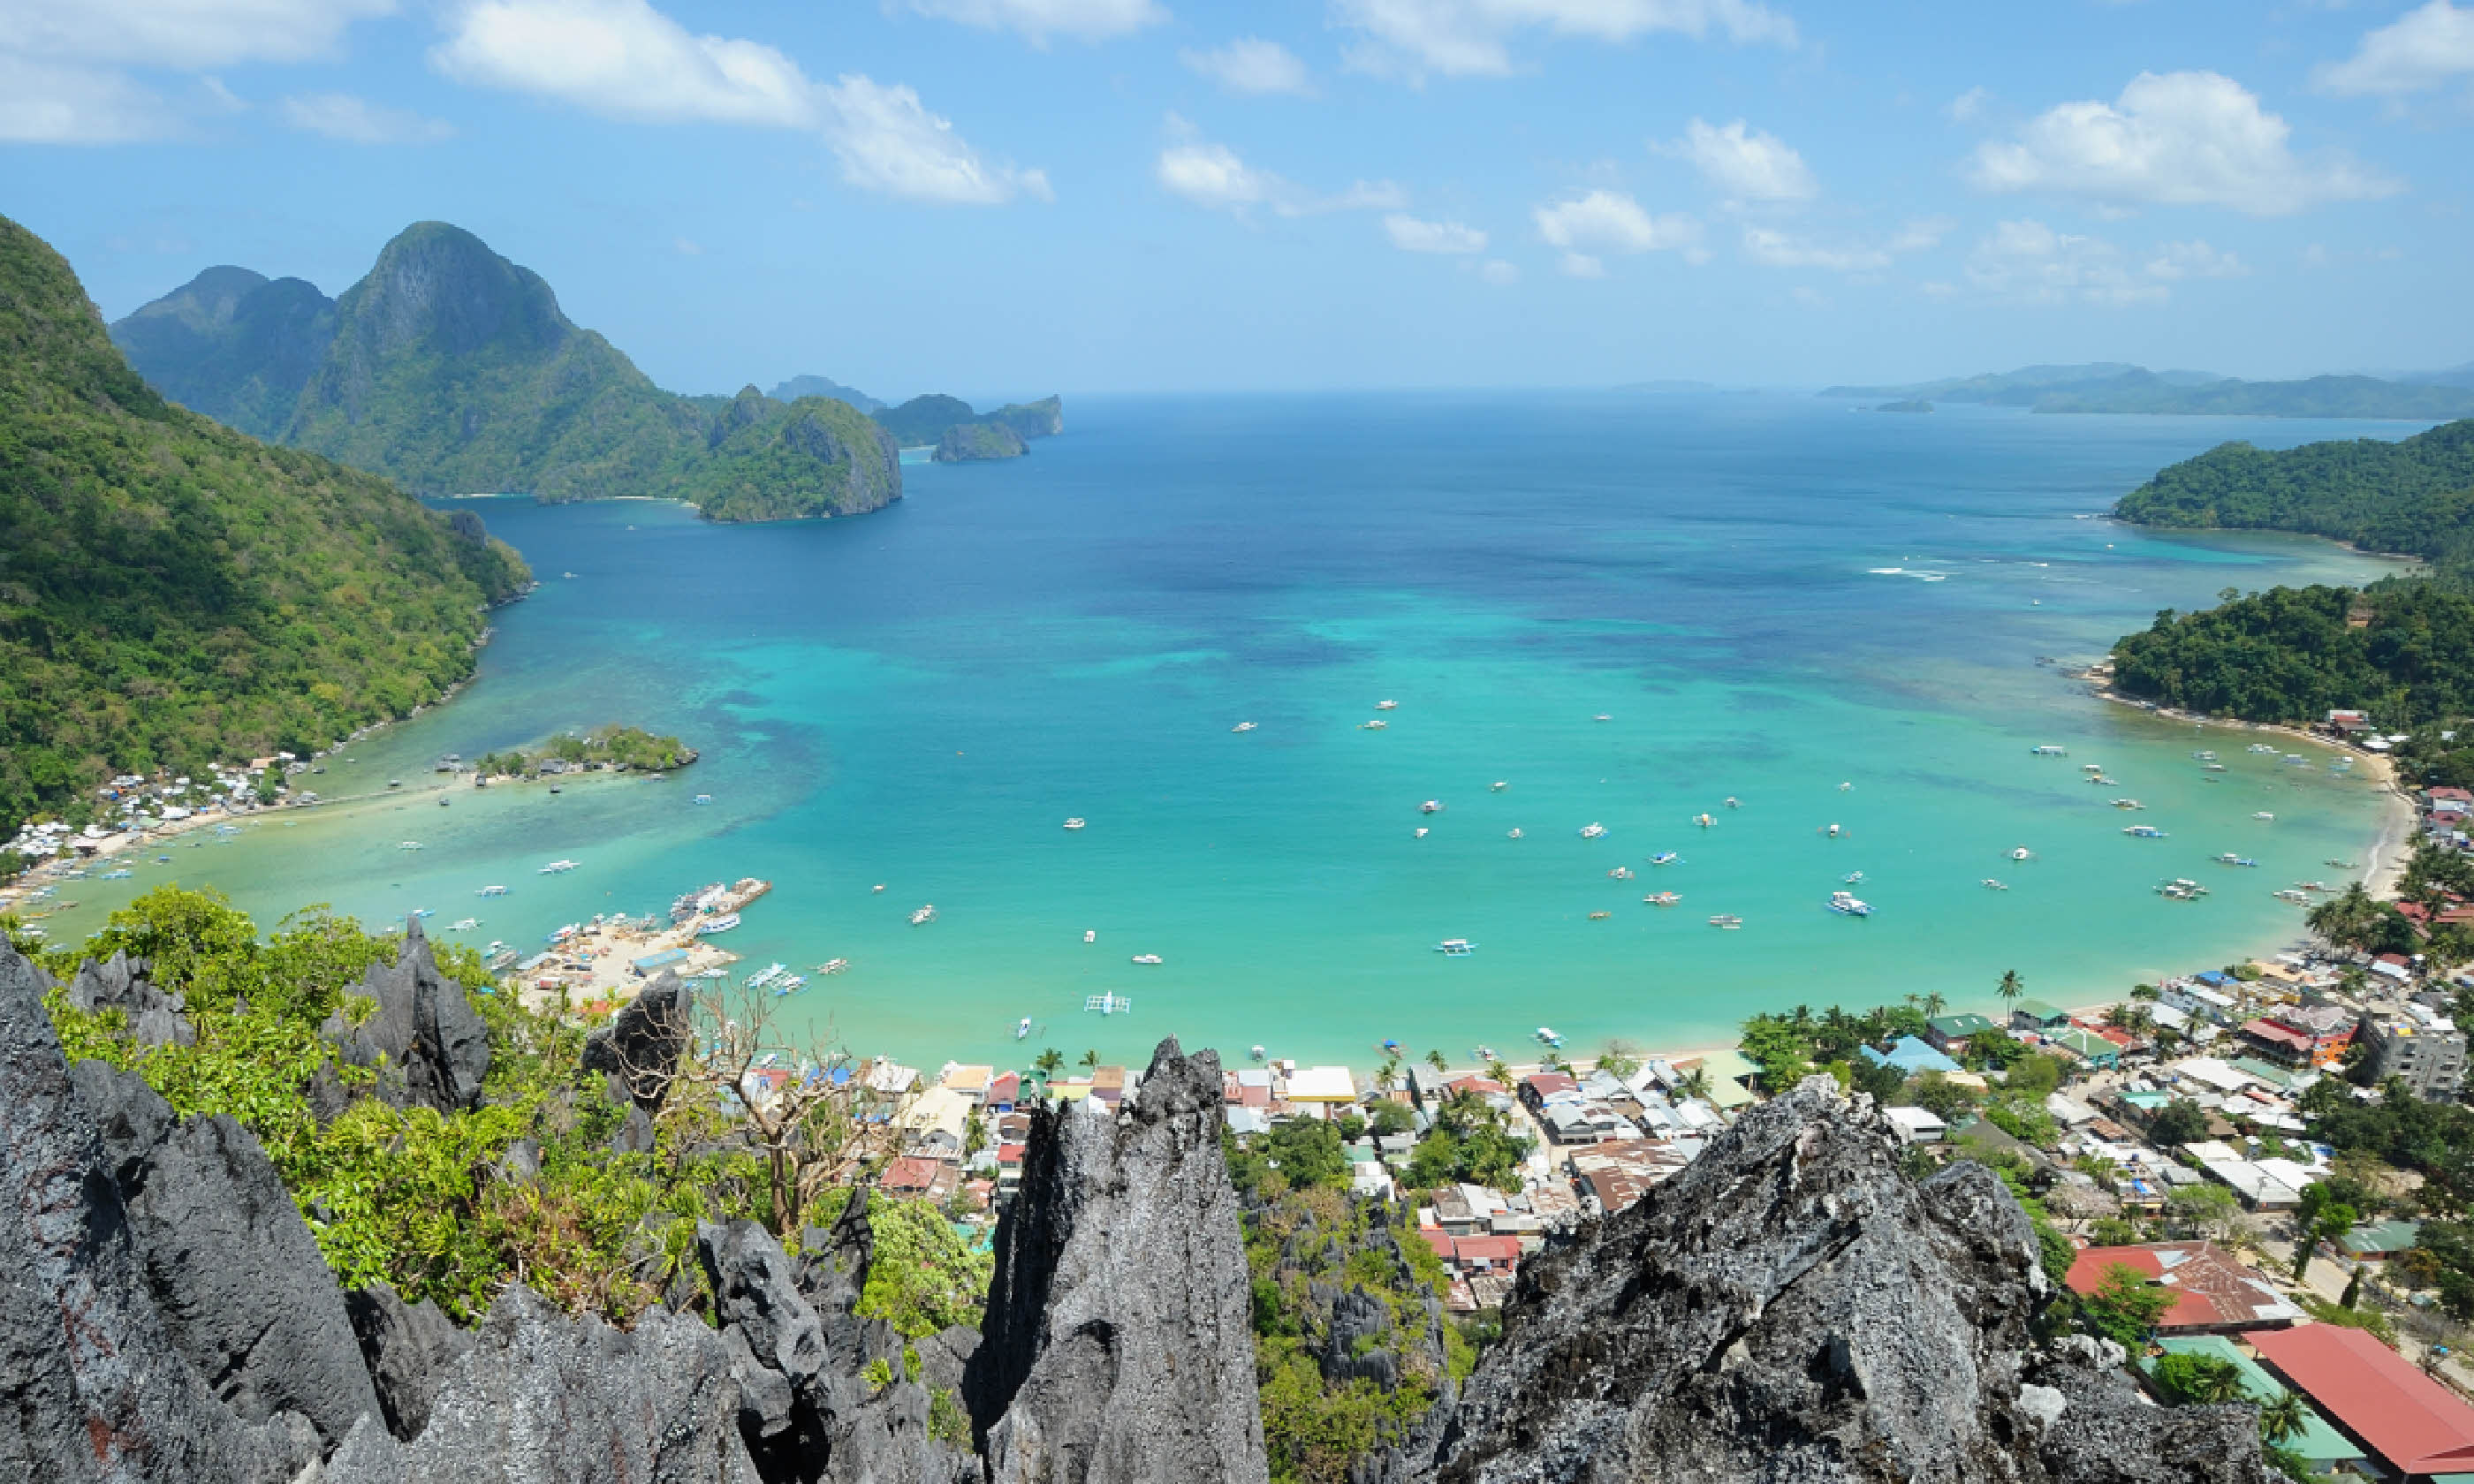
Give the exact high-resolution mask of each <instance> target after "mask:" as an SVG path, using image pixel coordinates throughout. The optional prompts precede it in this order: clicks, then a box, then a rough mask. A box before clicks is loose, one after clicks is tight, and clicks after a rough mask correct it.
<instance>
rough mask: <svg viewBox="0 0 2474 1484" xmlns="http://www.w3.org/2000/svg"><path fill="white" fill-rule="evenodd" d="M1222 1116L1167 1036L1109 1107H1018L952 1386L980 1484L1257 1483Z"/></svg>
mask: <svg viewBox="0 0 2474 1484" xmlns="http://www.w3.org/2000/svg"><path fill="white" fill-rule="evenodd" d="M1221 1116H1222V1115H1221V1076H1220V1062H1219V1058H1218V1057H1217V1056H1215V1055H1213V1054H1212V1053H1211V1052H1208V1051H1205V1052H1201V1053H1199V1054H1198V1055H1195V1056H1193V1057H1187V1056H1185V1055H1183V1054H1182V1053H1181V1052H1180V1051H1179V1049H1178V1046H1177V1043H1176V1040H1175V1039H1174V1038H1172V1039H1170V1040H1167V1041H1161V1042H1160V1044H1159V1048H1158V1049H1157V1050H1156V1051H1154V1052H1153V1053H1152V1063H1151V1068H1150V1070H1149V1071H1148V1072H1146V1073H1145V1074H1144V1077H1143V1082H1142V1086H1141V1088H1140V1089H1138V1090H1137V1091H1136V1093H1135V1095H1134V1096H1133V1098H1132V1099H1131V1101H1130V1104H1129V1106H1128V1108H1127V1109H1126V1111H1125V1112H1124V1113H1122V1114H1113V1115H1112V1114H1111V1113H1110V1112H1109V1111H1108V1110H1107V1108H1106V1107H1105V1106H1104V1105H1103V1104H1099V1103H1096V1102H1088V1101H1086V1102H1083V1103H1079V1104H1074V1105H1069V1108H1068V1111H1066V1112H1063V1113H1058V1112H1055V1111H1054V1110H1048V1109H1043V1110H1041V1111H1040V1112H1038V1113H1035V1114H1034V1115H1033V1118H1032V1122H1031V1141H1030V1147H1029V1150H1028V1151H1027V1153H1026V1156H1025V1159H1024V1168H1023V1184H1022V1188H1021V1190H1020V1192H1019V1193H1018V1194H1017V1195H1016V1197H1015V1199H1014V1203H1013V1205H1012V1207H1011V1208H1010V1209H1008V1210H1007V1213H1006V1215H1005V1217H1004V1219H1003V1220H1002V1221H1000V1223H999V1224H998V1228H997V1238H996V1278H995V1281H994V1283H993V1285H992V1286H991V1287H990V1289H989V1294H988V1309H987V1319H986V1322H985V1323H984V1324H983V1325H982V1330H981V1332H982V1335H983V1337H984V1339H983V1343H982V1345H981V1347H980V1350H979V1352H978V1353H977V1354H976V1355H974V1356H973V1357H972V1359H971V1363H970V1368H969V1375H968V1379H967V1383H966V1394H967V1396H968V1399H969V1401H970V1405H971V1412H972V1422H973V1425H974V1427H975V1428H976V1429H977V1430H978V1431H979V1433H980V1434H981V1436H982V1439H983V1440H984V1446H983V1449H982V1451H983V1452H984V1453H985V1455H986V1459H987V1472H988V1478H989V1479H990V1480H991V1481H992V1484H1137V1481H1142V1484H1152V1481H1156V1484H1189V1481H1195V1480H1217V1481H1225V1484H1260V1481H1262V1480H1263V1479H1265V1478H1266V1477H1267V1476H1268V1473H1269V1466H1268V1463H1267V1461H1266V1458H1265V1454H1264V1450H1263V1425H1262V1417H1261V1411H1260V1406H1259V1403H1258V1401H1257V1399H1256V1394H1255V1383H1254V1343H1253V1329H1252V1323H1251V1308H1250V1295H1249V1285H1248V1276H1247V1269H1246V1255H1245V1248H1244V1244H1243V1240H1242V1238H1241V1236H1240V1233H1239V1230H1238V1221H1237V1199H1236V1193H1235V1191H1234V1190H1233V1189H1232V1188H1231V1187H1230V1185H1229V1184H1228V1171H1227V1166H1226V1163H1225V1161H1224V1160H1223V1159H1222V1156H1221V1151H1220V1133H1221Z"/></svg>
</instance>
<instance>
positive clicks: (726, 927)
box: [695, 912, 739, 938]
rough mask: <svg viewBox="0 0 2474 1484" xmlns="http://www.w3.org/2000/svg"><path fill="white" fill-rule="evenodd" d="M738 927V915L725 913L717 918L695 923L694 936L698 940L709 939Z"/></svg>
mask: <svg viewBox="0 0 2474 1484" xmlns="http://www.w3.org/2000/svg"><path fill="white" fill-rule="evenodd" d="M738 925H739V914H738V913H736V912H725V913H723V914H722V915H721V916H719V917H717V918H706V919H705V920H704V921H702V922H698V923H696V927H695V930H696V936H697V937H699V938H710V937H712V936H713V935H714V934H716V933H726V932H728V931H730V930H731V929H732V928H734V927H737V926H738Z"/></svg>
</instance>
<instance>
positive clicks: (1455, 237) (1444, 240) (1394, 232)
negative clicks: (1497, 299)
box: [1383, 211, 1486, 253]
mask: <svg viewBox="0 0 2474 1484" xmlns="http://www.w3.org/2000/svg"><path fill="white" fill-rule="evenodd" d="M1383 230H1384V233H1385V234H1386V235H1388V236H1389V237H1390V238H1391V239H1392V246H1394V247H1395V248H1398V249H1399V250H1400V251H1403V252H1461V253H1468V252H1483V251H1486V233H1484V232H1482V231H1480V230H1478V229H1477V228H1476V227H1464V226H1462V225H1461V224H1460V223H1458V222H1421V221H1419V220H1418V218H1416V217H1414V216H1410V215H1408V214H1406V213H1405V212H1399V211H1395V212H1393V213H1392V214H1391V215H1390V216H1387V217H1385V218H1384V219H1383Z"/></svg>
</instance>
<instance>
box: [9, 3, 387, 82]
mask: <svg viewBox="0 0 2474 1484" xmlns="http://www.w3.org/2000/svg"><path fill="white" fill-rule="evenodd" d="M394 9H395V0H0V49H5V50H7V51H10V52H13V53H16V54H18V55H20V56H26V57H51V58H60V59H64V60H78V61H89V62H119V63H125V64H128V65H133V66H151V67H181V68H197V67H221V66H230V65H231V64H232V63H235V62H244V61H308V60H313V59H317V58H323V57H327V56H329V55H331V54H332V53H333V52H334V50H335V45H336V43H337V42H338V41H339V40H341V39H342V37H343V34H344V31H345V29H346V28H347V27H349V26H351V25H352V22H354V21H356V20H360V19H363V18H364V17H367V16H373V15H384V14H387V13H389V12H392V11H393V10H394Z"/></svg>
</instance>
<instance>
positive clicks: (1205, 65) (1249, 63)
mask: <svg viewBox="0 0 2474 1484" xmlns="http://www.w3.org/2000/svg"><path fill="white" fill-rule="evenodd" d="M1176 57H1177V60H1179V61H1181V62H1184V63H1185V64H1186V65H1187V66H1188V67H1190V68H1192V69H1193V70H1195V71H1196V72H1200V73H1201V74H1202V75H1203V76H1204V77H1207V78H1209V79H1211V81H1213V82H1215V83H1217V84H1220V85H1221V86H1222V87H1225V88H1226V89H1227V90H1228V91H1230V92H1232V93H1247V94H1260V93H1295V94H1297V95H1298V96H1299V97H1304V96H1306V95H1308V94H1310V93H1312V92H1313V91H1314V83H1313V80H1312V79H1311V78H1309V77H1308V76H1307V75H1306V64H1305V63H1304V62H1302V61H1299V60H1298V57H1297V54H1296V53H1295V52H1292V51H1290V50H1289V49H1288V48H1287V47H1285V46H1282V45H1281V44H1280V43H1279V42H1277V41H1266V40H1264V39H1263V38H1262V37H1260V36H1239V37H1238V38H1237V39H1236V40H1234V41H1231V42H1229V43H1228V44H1226V45H1225V46H1215V47H1213V48H1211V49H1210V50H1208V51H1201V52H1198V51H1195V50H1193V49H1191V48H1188V49H1186V50H1183V51H1179V52H1178V53H1177V54H1176Z"/></svg>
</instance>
